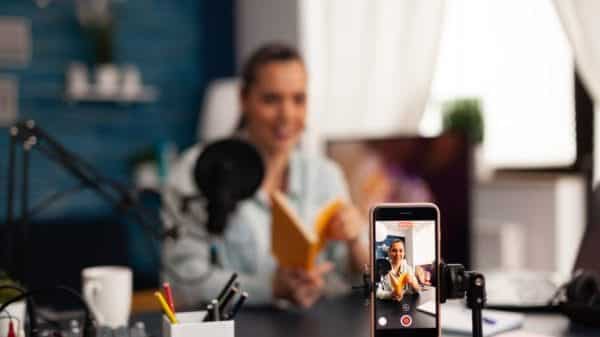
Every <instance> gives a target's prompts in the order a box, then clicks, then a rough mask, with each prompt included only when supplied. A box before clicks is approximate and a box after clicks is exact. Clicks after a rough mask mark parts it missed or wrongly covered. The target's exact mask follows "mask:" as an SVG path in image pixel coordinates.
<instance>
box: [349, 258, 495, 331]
mask: <svg viewBox="0 0 600 337" xmlns="http://www.w3.org/2000/svg"><path fill="white" fill-rule="evenodd" d="M439 270H440V274H439V275H434V279H435V278H436V277H437V278H439V292H440V303H445V302H446V300H449V299H462V298H465V300H466V303H467V307H468V308H469V309H471V311H472V314H473V315H472V320H473V337H481V336H483V331H482V324H481V309H483V307H484V306H485V301H486V294H485V277H484V276H483V274H481V273H478V272H475V271H467V270H465V266H463V265H462V264H446V263H444V262H442V263H440V269H439ZM362 280H363V284H362V285H360V286H355V287H352V289H355V290H362V292H363V296H364V298H365V300H366V301H367V303H368V301H369V299H370V297H371V292H373V291H375V286H374V285H373V284H372V283H371V277H370V273H369V268H368V266H366V265H365V270H364V272H363V277H362Z"/></svg>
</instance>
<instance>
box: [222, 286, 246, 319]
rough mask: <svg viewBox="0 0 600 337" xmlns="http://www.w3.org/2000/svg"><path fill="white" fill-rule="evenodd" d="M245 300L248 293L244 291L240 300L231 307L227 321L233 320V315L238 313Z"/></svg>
mask: <svg viewBox="0 0 600 337" xmlns="http://www.w3.org/2000/svg"><path fill="white" fill-rule="evenodd" d="M247 298H248V293H247V292H245V291H244V292H243V293H242V295H241V296H240V299H239V300H238V301H237V302H236V303H235V305H234V306H233V309H231V311H230V312H229V315H228V316H227V319H233V318H234V317H235V315H236V314H237V313H238V311H240V308H241V307H242V305H243V304H244V302H245V301H246V299H247Z"/></svg>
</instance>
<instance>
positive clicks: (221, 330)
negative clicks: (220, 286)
mask: <svg viewBox="0 0 600 337" xmlns="http://www.w3.org/2000/svg"><path fill="white" fill-rule="evenodd" d="M207 314H208V312H207V311H192V312H179V313H176V314H175V316H176V317H177V320H178V321H179V323H177V324H171V322H170V321H169V319H168V318H167V317H166V316H164V315H163V321H162V335H163V337H199V336H211V337H234V335H235V334H234V324H233V322H234V321H233V320H229V321H214V322H203V320H204V317H205V316H206V315H207Z"/></svg>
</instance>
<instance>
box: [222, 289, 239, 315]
mask: <svg viewBox="0 0 600 337" xmlns="http://www.w3.org/2000/svg"><path fill="white" fill-rule="evenodd" d="M237 292H239V290H238V289H237V288H233V287H232V288H231V289H230V290H229V293H227V296H225V298H224V299H223V301H222V302H220V303H219V309H220V310H221V314H222V315H223V314H224V312H225V308H226V307H227V304H228V303H229V301H231V299H232V298H233V296H235V294H236V293H237Z"/></svg>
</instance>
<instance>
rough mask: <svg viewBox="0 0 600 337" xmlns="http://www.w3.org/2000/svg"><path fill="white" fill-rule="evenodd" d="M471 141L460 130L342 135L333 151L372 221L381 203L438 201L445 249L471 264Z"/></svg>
mask: <svg viewBox="0 0 600 337" xmlns="http://www.w3.org/2000/svg"><path fill="white" fill-rule="evenodd" d="M471 148H472V147H471V145H470V143H469V142H468V141H467V139H466V138H465V137H463V136H462V135H459V134H454V133H452V134H443V135H441V136H438V137H386V138H337V139H330V140H329V141H328V142H327V154H328V156H329V157H330V158H332V159H333V160H334V161H335V162H337V163H338V164H339V165H340V166H341V168H342V170H343V172H344V174H345V176H346V180H347V182H348V187H349V189H350V195H351V198H352V200H353V202H354V203H355V204H356V206H357V207H358V208H359V210H360V211H361V213H362V215H363V216H364V218H365V221H367V220H368V210H369V208H370V207H371V206H372V205H374V204H376V203H379V202H434V203H436V204H437V205H438V206H439V208H440V211H441V231H442V244H441V248H442V249H441V253H442V258H443V259H444V261H446V262H448V263H462V264H464V265H465V266H467V268H468V267H469V266H470V258H469V257H470V240H469V235H470V224H471V217H470V214H471V202H470V201H471V186H472V185H471V172H472V164H471Z"/></svg>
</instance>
